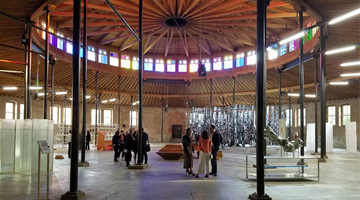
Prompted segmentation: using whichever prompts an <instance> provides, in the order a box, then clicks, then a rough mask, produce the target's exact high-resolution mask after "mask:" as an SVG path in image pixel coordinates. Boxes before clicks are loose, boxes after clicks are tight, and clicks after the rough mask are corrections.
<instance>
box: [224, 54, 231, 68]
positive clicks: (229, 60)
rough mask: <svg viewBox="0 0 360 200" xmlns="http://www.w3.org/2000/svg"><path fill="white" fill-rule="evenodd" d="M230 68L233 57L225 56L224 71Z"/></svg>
mask: <svg viewBox="0 0 360 200" xmlns="http://www.w3.org/2000/svg"><path fill="white" fill-rule="evenodd" d="M231 68H233V57H232V56H225V57H224V69H231Z"/></svg>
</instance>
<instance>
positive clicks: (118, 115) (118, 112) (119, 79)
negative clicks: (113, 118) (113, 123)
mask: <svg viewBox="0 0 360 200" xmlns="http://www.w3.org/2000/svg"><path fill="white" fill-rule="evenodd" d="M120 81H121V76H118V99H117V101H118V110H117V117H118V121H117V124H118V126H119V131H120V127H121V125H120V109H121V107H120Z"/></svg>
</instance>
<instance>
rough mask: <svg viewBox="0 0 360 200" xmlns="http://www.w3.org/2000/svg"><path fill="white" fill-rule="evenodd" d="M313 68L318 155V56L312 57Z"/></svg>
mask: <svg viewBox="0 0 360 200" xmlns="http://www.w3.org/2000/svg"><path fill="white" fill-rule="evenodd" d="M314 58H315V59H314V66H315V153H318V70H317V68H318V66H317V62H318V58H319V56H318V55H316V56H314Z"/></svg>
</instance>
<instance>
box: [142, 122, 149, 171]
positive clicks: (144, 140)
mask: <svg viewBox="0 0 360 200" xmlns="http://www.w3.org/2000/svg"><path fill="white" fill-rule="evenodd" d="M148 142H149V135H148V134H147V133H146V132H144V128H142V153H143V157H144V158H145V159H143V160H142V161H144V164H147V161H148V156H147V151H146V145H147V144H148Z"/></svg>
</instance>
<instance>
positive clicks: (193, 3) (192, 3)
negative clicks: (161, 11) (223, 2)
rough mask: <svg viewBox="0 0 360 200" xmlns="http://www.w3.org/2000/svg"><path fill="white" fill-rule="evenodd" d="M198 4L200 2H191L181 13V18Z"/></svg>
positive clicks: (197, 0)
mask: <svg viewBox="0 0 360 200" xmlns="http://www.w3.org/2000/svg"><path fill="white" fill-rule="evenodd" d="M199 2H200V0H194V1H192V2H191V4H190V5H189V7H187V9H186V10H185V11H184V12H183V13H182V15H181V17H184V16H185V15H186V14H187V13H188V12H190V10H191V9H192V8H194V7H195V6H196V5H197V4H198V3H199Z"/></svg>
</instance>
